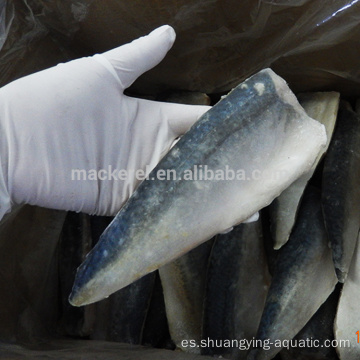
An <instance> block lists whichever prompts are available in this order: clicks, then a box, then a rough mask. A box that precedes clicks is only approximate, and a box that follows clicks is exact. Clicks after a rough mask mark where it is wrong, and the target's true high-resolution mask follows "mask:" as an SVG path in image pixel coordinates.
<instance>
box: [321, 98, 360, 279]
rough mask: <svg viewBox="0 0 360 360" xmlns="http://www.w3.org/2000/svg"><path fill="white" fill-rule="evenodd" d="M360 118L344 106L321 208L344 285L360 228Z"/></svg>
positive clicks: (328, 157) (326, 171) (327, 164)
mask: <svg viewBox="0 0 360 360" xmlns="http://www.w3.org/2000/svg"><path fill="white" fill-rule="evenodd" d="M359 179H360V116H359V115H357V114H356V113H355V112H354V111H352V110H351V109H350V108H349V107H348V106H347V105H346V103H342V104H341V107H340V110H339V115H338V120H337V124H336V127H335V132H334V135H333V138H332V141H331V143H330V147H329V150H328V153H327V155H326V158H325V163H324V171H323V181H322V207H323V212H324V219H325V226H326V229H327V233H328V236H329V240H330V243H331V248H332V250H333V260H334V265H335V269H336V273H337V276H338V279H339V281H340V282H342V283H343V282H344V281H345V279H346V277H347V273H348V271H349V267H350V262H351V259H352V257H353V253H354V250H355V246H356V241H357V235H358V231H359V228H360V211H359V208H360V186H359Z"/></svg>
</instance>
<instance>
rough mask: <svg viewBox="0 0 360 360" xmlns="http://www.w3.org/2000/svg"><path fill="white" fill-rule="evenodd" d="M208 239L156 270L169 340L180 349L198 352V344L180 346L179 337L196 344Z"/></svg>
mask: <svg viewBox="0 0 360 360" xmlns="http://www.w3.org/2000/svg"><path fill="white" fill-rule="evenodd" d="M212 243H213V241H212V240H209V241H206V242H205V243H204V244H201V245H200V246H198V247H196V248H195V249H193V250H191V251H189V252H188V253H186V254H184V255H183V256H181V257H179V258H178V259H176V260H174V261H172V262H170V263H168V264H166V265H165V266H163V267H161V268H160V269H159V274H160V279H161V284H162V287H163V290H164V300H165V308H166V315H167V319H168V324H169V330H170V335H171V339H172V340H173V341H174V343H175V344H176V346H177V347H178V348H180V349H182V350H184V351H187V352H192V353H197V354H200V348H199V347H190V346H182V342H183V340H186V341H190V340H192V341H196V344H197V345H199V344H200V340H201V325H202V316H203V302H204V295H205V281H206V268H207V265H208V261H209V256H210V252H211V247H212Z"/></svg>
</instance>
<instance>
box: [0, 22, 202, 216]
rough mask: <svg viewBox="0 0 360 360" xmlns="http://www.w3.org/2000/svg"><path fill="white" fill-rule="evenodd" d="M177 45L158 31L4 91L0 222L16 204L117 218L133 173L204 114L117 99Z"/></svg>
mask: <svg viewBox="0 0 360 360" xmlns="http://www.w3.org/2000/svg"><path fill="white" fill-rule="evenodd" d="M174 40H175V32H174V30H173V29H172V28H171V27H170V26H162V27H160V28H158V29H156V30H155V31H153V32H152V33H150V34H149V35H148V36H145V37H142V38H139V39H137V40H135V41H133V42H132V43H130V44H126V45H124V46H121V47H118V48H116V49H113V50H111V51H108V52H105V53H103V54H101V55H95V56H93V57H88V58H82V59H78V60H74V61H70V62H68V63H66V64H59V65H57V66H55V67H53V68H50V69H47V70H44V71H41V72H38V73H36V74H32V75H30V76H27V77H24V78H22V79H19V80H16V81H14V82H12V83H10V84H8V85H6V86H5V87H3V88H1V89H0V162H1V168H0V206H1V208H0V218H1V217H2V216H3V215H4V213H5V212H7V211H8V210H9V209H10V207H11V204H12V203H17V204H20V203H28V204H33V205H39V206H43V207H49V208H55V209H63V210H74V211H82V212H86V213H89V214H98V215H114V214H116V212H117V211H118V210H119V209H120V207H121V206H122V205H123V204H124V202H125V201H126V200H127V199H128V198H129V196H130V195H131V194H132V192H133V191H134V189H135V188H136V186H137V185H138V183H139V182H140V181H141V179H140V180H139V179H137V178H136V174H135V171H136V170H137V169H142V170H146V169H152V168H153V167H154V166H155V165H156V164H157V163H158V162H159V160H160V159H161V158H162V156H163V155H164V154H165V153H166V152H167V151H168V150H169V149H170V147H171V144H172V143H173V141H174V139H175V138H177V137H178V136H179V135H181V134H183V133H184V132H186V131H187V130H188V129H189V128H190V126H191V125H192V124H193V123H194V122H195V121H196V120H197V119H198V118H199V117H200V116H201V115H202V114H203V113H204V112H206V111H207V110H208V109H209V107H207V106H191V105H180V104H169V103H158V102H153V101H148V100H142V99H136V98H131V97H128V96H125V95H124V94H123V91H124V89H126V88H127V87H129V86H130V85H131V84H132V83H133V82H134V81H135V80H136V78H137V77H138V76H140V75H141V74H142V73H144V72H145V71H147V70H149V69H151V68H152V67H154V66H155V65H157V64H158V63H159V62H160V61H161V60H162V59H163V58H164V57H165V55H166V53H167V51H168V50H169V49H170V48H171V46H172V44H173V42H174ZM74 170H75V171H74ZM76 170H80V172H78V173H77V172H76ZM99 170H101V172H99ZM115 170H116V172H115V173H114V171H115ZM119 170H121V171H122V173H121V174H120V175H119V172H118V171H119ZM95 172H97V175H96V176H95ZM98 175H100V178H102V179H104V180H101V179H100V178H99V176H98ZM139 175H140V176H141V174H138V177H139ZM83 177H85V178H86V180H81V179H82V178H83ZM78 178H81V179H80V180H79V179H78ZM114 178H116V179H114ZM121 179H122V180H121Z"/></svg>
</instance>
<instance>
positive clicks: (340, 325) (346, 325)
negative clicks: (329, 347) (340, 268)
mask: <svg viewBox="0 0 360 360" xmlns="http://www.w3.org/2000/svg"><path fill="white" fill-rule="evenodd" d="M359 239H360V233H359V236H358V241H357V247H356V250H355V254H354V257H353V259H352V262H351V267H350V271H349V275H348V277H347V279H346V281H345V284H344V287H343V289H342V292H341V296H340V301H339V305H338V309H337V313H336V318H335V323H334V334H335V339H336V340H337V341H338V342H339V345H340V342H345V343H343V344H341V345H340V346H338V348H337V349H336V351H337V353H338V355H339V358H340V360H358V359H360V345H359V343H358V334H357V332H358V331H360V329H359V324H360V313H359V306H358V302H357V300H358V299H359V297H360V246H359V241H360V240H359Z"/></svg>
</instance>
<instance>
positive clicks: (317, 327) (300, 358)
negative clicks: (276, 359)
mask: <svg viewBox="0 0 360 360" xmlns="http://www.w3.org/2000/svg"><path fill="white" fill-rule="evenodd" d="M340 287H341V284H338V285H337V286H336V288H335V290H334V292H333V293H332V294H331V295H330V296H329V298H328V299H327V300H326V301H325V302H324V303H323V304H322V305H321V306H320V308H319V310H318V311H317V312H316V313H315V315H314V316H313V317H312V318H311V319H310V321H309V322H308V323H307V324H306V325H305V326H304V327H303V328H302V329H301V331H300V332H299V333H298V334H297V335H296V336H295V338H294V339H293V344H294V346H289V348H288V349H286V348H284V349H283V350H282V351H281V352H280V355H281V360H338V357H337V354H336V350H335V347H332V346H328V343H327V342H326V343H325V341H333V340H334V331H333V328H334V320H335V315H336V309H337V305H338V303H339V295H340ZM309 340H311V342H310V341H309ZM300 344H309V346H303V345H300Z"/></svg>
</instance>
